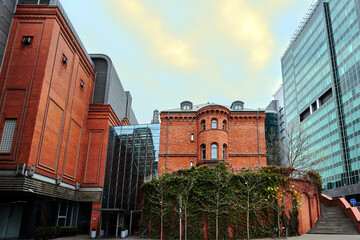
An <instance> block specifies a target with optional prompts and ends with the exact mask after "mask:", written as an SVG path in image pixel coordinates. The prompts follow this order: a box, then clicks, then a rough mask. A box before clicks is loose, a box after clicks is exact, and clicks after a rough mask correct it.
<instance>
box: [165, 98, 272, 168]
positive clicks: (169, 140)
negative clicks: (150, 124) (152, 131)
mask: <svg viewBox="0 0 360 240" xmlns="http://www.w3.org/2000/svg"><path fill="white" fill-rule="evenodd" d="M160 118H161V130H160V150H159V174H162V173H163V172H164V171H166V172H173V171H176V170H179V169H184V168H190V167H191V166H202V165H214V164H216V163H218V162H220V161H223V162H225V163H226V164H227V165H228V166H229V168H235V169H236V168H243V167H245V168H255V167H259V166H264V165H266V145H265V112H264V110H253V109H248V108H244V103H243V102H241V101H235V102H233V103H232V104H231V106H230V107H227V106H222V105H218V104H214V103H206V104H200V105H193V104H192V103H191V102H189V101H184V102H182V103H181V104H180V108H177V109H172V110H166V111H162V112H161V113H160Z"/></svg>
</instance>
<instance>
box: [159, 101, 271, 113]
mask: <svg viewBox="0 0 360 240" xmlns="http://www.w3.org/2000/svg"><path fill="white" fill-rule="evenodd" d="M210 106H220V107H224V108H227V109H229V110H230V111H231V112H264V109H251V108H243V109H241V110H235V109H231V108H230V106H225V105H221V104H216V103H210V102H207V103H202V104H196V105H193V108H192V109H191V110H189V109H181V108H174V109H168V110H163V111H161V112H174V113H176V112H197V111H199V110H200V109H202V108H204V107H210Z"/></svg>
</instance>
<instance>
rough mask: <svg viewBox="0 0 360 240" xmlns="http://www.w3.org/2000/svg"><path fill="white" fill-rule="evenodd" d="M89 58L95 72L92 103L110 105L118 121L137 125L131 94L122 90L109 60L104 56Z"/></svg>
mask: <svg viewBox="0 0 360 240" xmlns="http://www.w3.org/2000/svg"><path fill="white" fill-rule="evenodd" d="M90 57H91V60H92V61H93V62H94V64H95V72H96V81H95V88H94V93H93V103H95V104H105V105H110V106H111V107H112V108H113V110H114V112H115V114H116V116H117V117H118V118H119V119H124V118H125V119H127V120H128V121H129V123H130V124H137V123H138V122H137V119H136V116H135V114H134V111H133V109H132V108H131V104H132V97H131V94H130V92H129V91H125V90H124V88H123V86H122V84H121V81H120V78H119V76H118V74H117V72H116V69H115V67H114V65H113V63H112V61H111V59H110V58H109V57H108V56H106V55H104V54H90ZM119 103H121V104H119Z"/></svg>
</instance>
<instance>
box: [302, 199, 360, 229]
mask: <svg viewBox="0 0 360 240" xmlns="http://www.w3.org/2000/svg"><path fill="white" fill-rule="evenodd" d="M320 205H321V215H322V216H321V218H320V219H319V220H318V221H317V222H316V224H315V227H314V228H312V229H311V230H310V231H309V232H308V234H347V235H359V233H358V231H357V230H356V227H355V224H354V223H353V221H352V220H351V219H350V218H347V216H346V215H345V213H344V212H343V211H342V210H341V209H340V208H338V207H327V206H325V205H324V204H322V203H321V204H320Z"/></svg>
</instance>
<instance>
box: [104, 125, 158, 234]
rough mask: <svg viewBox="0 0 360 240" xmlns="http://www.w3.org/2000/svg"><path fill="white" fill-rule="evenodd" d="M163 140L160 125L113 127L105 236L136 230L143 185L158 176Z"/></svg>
mask: <svg viewBox="0 0 360 240" xmlns="http://www.w3.org/2000/svg"><path fill="white" fill-rule="evenodd" d="M159 139H160V124H147V125H129V126H118V127H111V128H110V133H109V141H108V152H107V160H106V169H105V179H104V189H103V196H102V206H101V217H102V220H101V225H102V226H101V228H102V229H104V230H105V236H111V235H116V236H117V235H118V234H117V233H118V231H119V227H126V228H127V229H129V230H130V231H131V230H134V229H136V225H137V223H138V221H139V219H140V210H141V204H142V193H141V185H142V184H143V183H144V181H149V180H151V179H152V178H153V177H157V170H158V154H159ZM116 226H118V227H117V228H116Z"/></svg>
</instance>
